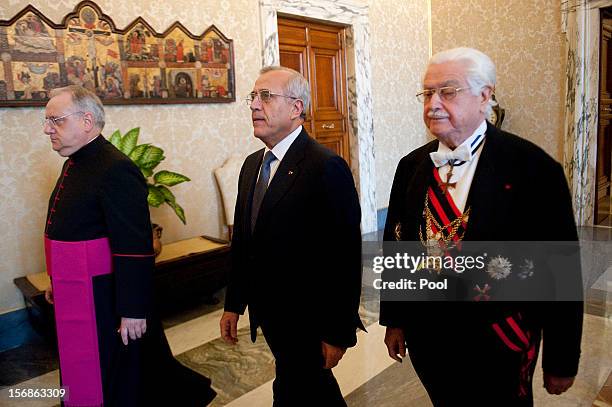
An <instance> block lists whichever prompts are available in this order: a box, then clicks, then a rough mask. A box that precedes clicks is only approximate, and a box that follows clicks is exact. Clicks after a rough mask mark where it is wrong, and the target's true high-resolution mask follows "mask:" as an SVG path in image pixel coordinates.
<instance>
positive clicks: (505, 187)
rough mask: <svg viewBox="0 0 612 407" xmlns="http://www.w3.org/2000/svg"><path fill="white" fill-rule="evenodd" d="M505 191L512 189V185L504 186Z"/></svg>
mask: <svg viewBox="0 0 612 407" xmlns="http://www.w3.org/2000/svg"><path fill="white" fill-rule="evenodd" d="M504 189H506V190H509V189H512V185H511V184H506V185H504Z"/></svg>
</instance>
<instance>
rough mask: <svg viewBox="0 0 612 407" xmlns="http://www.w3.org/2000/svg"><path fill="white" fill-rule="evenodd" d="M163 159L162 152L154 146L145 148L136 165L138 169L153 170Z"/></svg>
mask: <svg viewBox="0 0 612 407" xmlns="http://www.w3.org/2000/svg"><path fill="white" fill-rule="evenodd" d="M165 158H166V157H164V150H162V149H161V148H159V147H155V146H147V149H146V150H145V152H144V153H143V154H142V156H141V157H140V159H139V160H138V162H137V164H138V166H139V167H140V168H149V169H153V168H155V167H157V165H158V164H159V163H160V162H161V161H163V160H164V159H165Z"/></svg>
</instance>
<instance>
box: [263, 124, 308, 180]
mask: <svg viewBox="0 0 612 407" xmlns="http://www.w3.org/2000/svg"><path fill="white" fill-rule="evenodd" d="M301 132H302V126H301V125H300V126H298V128H297V129H295V130H293V131H292V132H291V133H289V135H288V136H287V137H285V138H284V139H282V140H281V141H280V142H279V143H278V144H277V145H275V146H274V148H272V154H274V157H276V159H275V160H273V161H272V162H271V163H270V180H269V181H268V185H270V182H272V178H274V174H276V170H277V169H278V166H279V165H280V163H281V161H283V158H284V157H285V154H287V151H288V150H289V147H291V144H293V142H294V141H295V139H296V138H297V136H299V135H300V133H301ZM268 151H270V149H269V148H268V147H266V148H265V150H264V155H266V153H267V152H268ZM257 179H259V176H257Z"/></svg>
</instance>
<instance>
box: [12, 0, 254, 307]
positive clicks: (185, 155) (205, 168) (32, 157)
mask: <svg viewBox="0 0 612 407" xmlns="http://www.w3.org/2000/svg"><path fill="white" fill-rule="evenodd" d="M31 2H32V4H33V5H34V6H35V7H36V8H38V9H39V10H40V11H42V12H43V13H44V14H46V15H47V16H48V17H49V18H50V19H51V20H53V21H55V22H59V21H61V18H62V17H63V16H64V15H65V14H66V13H68V12H70V11H72V9H73V8H74V6H75V5H76V4H77V3H78V1H77V0H72V1H66V0H60V1H54V2H47V1H40V0H31ZM97 3H98V5H99V6H100V7H101V8H102V11H103V12H104V13H106V14H108V15H109V16H111V17H112V18H113V20H114V21H115V24H116V25H117V26H118V27H120V28H124V27H125V26H127V25H128V24H129V23H130V22H131V21H132V20H134V19H135V18H136V17H138V16H140V15H142V16H143V17H144V18H145V19H146V20H147V21H148V22H149V23H150V24H151V25H152V26H153V28H154V29H155V30H157V31H159V32H161V31H164V30H165V29H166V28H167V27H168V26H169V25H170V24H172V23H173V22H174V21H177V20H178V21H180V22H181V23H183V24H184V25H185V26H186V27H187V28H188V29H189V30H190V31H191V32H193V33H197V34H199V33H201V32H202V31H203V30H204V29H206V28H207V27H208V26H209V25H210V24H215V25H216V26H217V27H218V28H219V30H221V32H223V33H224V34H225V35H226V36H227V37H229V38H231V39H233V40H234V51H235V62H236V93H237V99H238V101H237V102H235V103H231V104H211V105H195V104H194V105H168V106H108V107H107V108H106V113H107V124H106V128H105V131H104V133H103V134H106V135H110V133H112V132H113V131H114V130H115V129H121V131H122V132H125V131H127V130H128V129H130V128H132V127H136V126H140V127H141V136H140V142H152V143H155V144H157V145H159V146H160V147H162V148H163V149H164V150H165V153H166V157H167V158H166V160H165V161H164V162H163V163H162V164H160V167H159V168H160V169H163V168H165V169H169V170H174V171H178V172H181V173H183V174H185V175H188V176H189V177H190V178H191V179H192V181H191V182H189V183H186V184H181V185H178V186H176V187H175V188H174V190H175V193H176V195H177V200H178V202H179V203H180V204H181V205H182V206H183V207H184V208H185V213H186V215H187V226H183V224H182V223H180V221H179V220H178V218H176V216H175V215H174V213H173V212H172V210H171V209H170V208H159V209H153V211H152V218H153V220H154V221H155V222H157V223H160V224H162V225H163V226H164V240H165V241H167V242H169V241H174V240H178V239H181V238H186V237H191V236H197V235H200V234H208V235H211V236H217V237H218V236H226V235H225V233H226V232H225V230H224V226H223V225H224V218H223V216H224V215H223V209H222V208H223V207H222V204H221V198H220V193H219V191H218V188H217V184H216V182H215V179H214V175H213V170H214V169H215V168H217V167H219V166H221V165H222V164H223V162H224V161H225V160H226V159H227V158H228V157H230V156H231V155H232V154H241V155H244V156H246V155H247V153H250V152H252V151H255V150H256V149H258V148H260V143H259V142H258V141H257V140H256V139H255V138H253V137H252V127H251V123H250V115H249V110H248V108H247V107H246V105H245V104H244V103H243V102H242V101H240V99H242V97H243V95H246V93H248V92H249V91H250V90H251V87H252V86H253V83H254V81H255V79H256V77H257V73H258V70H259V68H260V66H261V63H260V58H261V57H260V54H261V51H260V50H261V45H260V41H259V35H258V32H259V21H258V13H259V11H258V4H257V2H256V1H253V0H226V1H218V0H203V1H199V2H197V3H195V2H192V1H188V0H180V1H171V2H167V1H166V2H161V1H149V0H133V1H129V2H119V1H109V0H98V1H97ZM26 4H27V2H24V1H23V0H8V1H7V0H5V1H2V2H0V18H1V19H8V18H10V17H12V16H13V15H14V14H16V13H17V12H18V11H20V10H21V9H22V8H23V7H25V5H26ZM43 115H44V109H43V108H18V109H16V108H4V109H0V126H1V128H2V134H3V137H4V140H3V142H2V143H0V171H1V173H2V179H1V180H0V185H1V186H2V192H3V198H2V200H0V213H2V214H3V216H2V217H0V230H2V236H3V239H2V240H1V241H0V258H2V262H0V313H1V312H3V311H7V310H10V309H12V308H15V307H20V306H22V305H21V304H22V303H21V299H20V297H19V295H18V292H17V290H16V288H15V286H14V284H13V282H12V281H13V278H15V277H19V276H23V275H25V274H27V273H31V272H37V271H43V270H44V257H43V246H42V234H43V223H44V217H45V213H46V206H47V200H48V197H49V193H50V192H51V190H52V188H53V185H54V182H55V179H56V176H57V175H58V173H59V169H60V167H61V163H62V162H63V160H62V159H61V157H59V156H58V155H57V154H56V153H55V152H53V151H51V148H50V144H49V141H48V138H47V137H46V136H45V135H44V134H43V132H42V125H41V122H42V117H43Z"/></svg>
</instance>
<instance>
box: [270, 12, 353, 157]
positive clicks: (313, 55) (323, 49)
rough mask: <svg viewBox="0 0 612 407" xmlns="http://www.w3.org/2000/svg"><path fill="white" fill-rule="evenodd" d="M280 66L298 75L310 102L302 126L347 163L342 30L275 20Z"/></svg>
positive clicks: (320, 24)
mask: <svg viewBox="0 0 612 407" xmlns="http://www.w3.org/2000/svg"><path fill="white" fill-rule="evenodd" d="M278 42H279V50H280V64H281V65H282V66H286V67H288V68H292V69H295V70H296V71H298V72H300V73H301V74H302V75H304V77H305V78H306V79H307V80H308V83H309V84H310V93H311V96H312V100H311V103H310V108H309V109H308V110H309V111H308V114H307V116H306V121H305V122H304V127H305V128H306V130H307V131H308V133H309V134H310V135H311V136H312V137H314V138H315V139H316V140H317V141H318V142H319V143H321V144H323V145H325V146H326V147H328V148H329V149H331V150H333V151H334V152H336V154H338V155H339V156H341V157H342V158H344V159H345V160H346V162H349V163H350V161H349V155H350V153H349V137H348V109H347V91H346V51H345V45H344V44H345V28H344V27H341V26H336V25H327V24H322V23H313V22H309V21H302V20H294V19H291V18H287V17H279V18H278Z"/></svg>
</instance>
